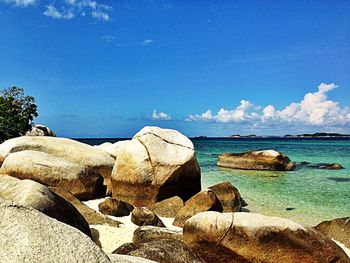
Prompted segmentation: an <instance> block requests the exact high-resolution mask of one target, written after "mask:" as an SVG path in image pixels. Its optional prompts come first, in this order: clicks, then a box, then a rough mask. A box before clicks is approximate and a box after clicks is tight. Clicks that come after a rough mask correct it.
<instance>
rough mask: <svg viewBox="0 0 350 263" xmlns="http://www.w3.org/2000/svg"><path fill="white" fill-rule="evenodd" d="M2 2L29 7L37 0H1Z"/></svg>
mask: <svg viewBox="0 0 350 263" xmlns="http://www.w3.org/2000/svg"><path fill="white" fill-rule="evenodd" d="M0 2H4V3H6V4H12V5H14V6H18V7H28V6H31V5H34V4H36V2H37V0H0Z"/></svg>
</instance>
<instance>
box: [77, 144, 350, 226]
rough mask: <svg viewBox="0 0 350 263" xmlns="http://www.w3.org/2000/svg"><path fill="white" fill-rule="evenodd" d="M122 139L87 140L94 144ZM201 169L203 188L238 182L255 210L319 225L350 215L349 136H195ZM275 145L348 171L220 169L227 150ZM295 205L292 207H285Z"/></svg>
mask: <svg viewBox="0 0 350 263" xmlns="http://www.w3.org/2000/svg"><path fill="white" fill-rule="evenodd" d="M117 140H118V139H114V140H111V139H93V140H90V139H86V140H81V141H83V142H85V143H89V144H101V143H102V142H104V141H110V142H115V141H117ZM193 142H194V145H195V148H196V153H197V158H198V161H199V164H200V167H201V172H202V187H203V188H205V187H208V186H210V185H214V184H216V183H219V182H222V181H224V180H228V181H230V182H231V183H232V184H233V185H235V186H236V187H237V188H238V189H239V191H240V193H241V195H242V196H243V198H244V199H245V200H246V202H247V203H248V204H249V206H248V207H246V208H247V209H248V210H250V211H252V212H259V213H262V214H265V215H274V216H282V217H287V218H290V219H293V220H295V221H299V222H303V223H305V224H309V225H315V224H317V223H319V222H320V221H324V220H329V219H333V218H338V217H345V216H350V140H307V139H304V140H283V139H271V140H270V139H263V140H262V139H260V140H258V139H249V140H244V139H204V140H193ZM258 149H259V150H261V149H274V150H277V151H280V152H283V153H284V154H286V155H288V156H289V157H290V159H291V160H292V161H295V162H305V161H306V162H310V163H315V164H316V163H340V164H341V165H342V166H344V167H345V168H346V169H343V170H321V169H315V168H308V167H304V166H300V167H297V169H296V170H295V171H291V172H268V171H245V170H233V169H225V168H219V167H217V166H216V160H217V157H218V155H219V154H221V153H224V152H244V151H250V150H258ZM287 207H288V208H291V207H292V208H294V210H290V211H287V210H286V208H287Z"/></svg>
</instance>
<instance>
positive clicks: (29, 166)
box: [1, 150, 103, 200]
mask: <svg viewBox="0 0 350 263" xmlns="http://www.w3.org/2000/svg"><path fill="white" fill-rule="evenodd" d="M1 171H2V172H4V173H6V174H9V175H10V176H13V177H16V178H19V179H31V180H33V181H36V182H39V183H41V184H44V185H48V186H54V187H60V188H63V189H66V190H68V191H69V192H71V193H72V194H73V195H74V196H76V197H77V198H79V199H85V200H86V199H91V198H94V197H96V196H98V194H99V193H100V192H101V191H102V183H103V178H102V176H101V175H100V174H99V173H98V172H96V171H94V170H92V169H90V168H88V167H86V166H82V165H78V164H75V163H71V162H69V161H66V160H64V159H61V158H57V157H55V156H52V155H50V154H47V153H43V152H37V151H27V150H26V151H21V152H15V153H11V154H9V155H8V156H7V157H6V159H5V161H4V162H3V164H2V167H1Z"/></svg>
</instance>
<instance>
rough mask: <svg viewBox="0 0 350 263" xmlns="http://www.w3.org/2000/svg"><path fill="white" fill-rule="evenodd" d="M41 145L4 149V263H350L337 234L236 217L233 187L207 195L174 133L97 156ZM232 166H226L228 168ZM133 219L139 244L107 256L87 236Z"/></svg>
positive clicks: (63, 143)
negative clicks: (169, 221)
mask: <svg viewBox="0 0 350 263" xmlns="http://www.w3.org/2000/svg"><path fill="white" fill-rule="evenodd" d="M33 129H34V128H33ZM36 129H39V130H43V129H41V128H40V127H36ZM37 133H39V132H37ZM49 133H50V132H48V131H47V134H49ZM47 134H44V135H47ZM51 134H53V132H51ZM28 135H29V134H28ZM31 135H35V132H33V133H32V134H31ZM39 135H40V136H23V137H18V138H14V139H11V140H8V141H5V142H4V143H2V144H1V145H0V215H1V217H0V218H1V223H0V233H1V239H0V255H1V260H2V262H154V261H156V262H296V261H297V262H349V261H350V260H349V258H348V257H347V256H346V254H345V253H344V252H343V250H342V249H341V248H340V247H339V246H338V245H337V244H336V243H334V242H333V241H332V240H331V238H330V237H329V236H327V235H330V236H331V235H332V233H334V231H328V232H327V231H326V230H323V232H324V234H323V233H321V232H320V231H318V230H315V229H312V228H310V227H306V226H303V225H300V224H298V223H295V222H292V221H290V220H287V219H282V218H276V217H266V216H263V215H260V214H253V213H244V212H240V211H241V208H242V207H243V206H245V205H246V203H245V202H244V200H243V199H242V197H241V195H240V193H239V191H238V189H237V188H236V187H234V186H233V185H232V184H231V183H229V182H223V183H220V184H217V185H214V186H211V187H209V188H208V189H201V174H200V168H199V165H198V162H197V159H196V156H195V150H194V146H193V144H192V142H191V141H190V140H189V139H188V138H187V137H185V136H184V135H182V134H181V133H179V132H177V131H175V130H169V129H161V128H158V127H145V128H143V129H142V130H141V131H139V132H138V133H137V134H136V135H135V136H134V137H133V138H132V139H131V140H128V141H123V142H118V143H115V144H110V143H106V144H102V145H100V146H96V147H93V146H90V145H86V144H83V143H80V142H77V141H74V140H70V139H65V138H57V137H54V136H52V135H51V136H41V135H42V134H39ZM231 156H232V155H231ZM272 157H273V158H272ZM230 158H231V157H230V156H229V155H228V156H222V158H220V164H223V165H222V166H225V165H226V166H225V167H229V166H228V165H227V163H229V162H231V160H229V159H230ZM239 158H240V162H242V163H244V165H245V168H244V169H249V167H250V166H249V165H250V163H251V161H250V160H251V159H252V158H255V160H259V161H258V164H255V165H253V166H251V167H258V168H259V169H260V168H264V169H267V168H266V166H264V164H263V162H264V160H265V161H266V160H268V162H269V164H271V166H272V167H274V169H276V170H280V169H281V167H282V166H283V167H284V169H293V167H294V164H293V163H292V162H291V161H290V160H289V159H288V157H286V156H284V155H281V154H280V153H278V154H276V152H272V151H268V152H267V153H266V152H252V153H250V154H248V155H243V156H240V157H239ZM272 159H274V160H272ZM231 167H232V168H236V167H237V166H236V164H233V165H231ZM98 197H104V198H105V200H104V202H102V203H100V204H99V206H98V209H99V211H100V212H101V213H99V212H96V211H94V210H92V209H91V208H89V207H88V206H86V205H85V204H84V203H82V200H90V199H95V198H98ZM130 213H131V221H132V222H133V223H134V224H136V225H138V226H140V227H139V228H138V229H137V230H136V231H135V232H134V236H133V242H132V243H127V244H124V245H122V246H121V247H119V248H117V249H116V250H115V252H114V253H113V254H108V253H105V252H104V251H102V250H101V248H100V247H99V246H98V244H97V243H94V242H93V240H92V236H93V235H92V232H91V229H92V228H91V229H90V227H91V226H92V225H108V226H111V227H118V226H119V225H120V224H121V223H120V222H118V221H116V220H114V219H113V217H109V216H114V217H121V216H127V215H129V214H130ZM160 217H174V218H175V220H174V223H173V224H174V225H175V226H179V227H181V228H179V229H183V230H171V229H167V228H166V227H165V225H164V223H163V222H162V220H161V218H160ZM325 228H326V227H318V229H325ZM342 238H343V236H342ZM345 238H346V237H345ZM342 242H344V241H343V239H342ZM152 260H154V261H152Z"/></svg>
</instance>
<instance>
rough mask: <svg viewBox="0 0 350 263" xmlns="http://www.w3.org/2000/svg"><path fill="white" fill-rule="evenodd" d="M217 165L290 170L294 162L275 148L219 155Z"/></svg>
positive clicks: (248, 168) (293, 166)
mask: <svg viewBox="0 0 350 263" xmlns="http://www.w3.org/2000/svg"><path fill="white" fill-rule="evenodd" d="M217 165H218V166H220V167H225V168H232V169H243V170H271V171H291V170H294V168H295V164H294V163H293V162H292V161H291V160H290V159H289V158H288V157H287V156H286V155H284V154H282V153H280V152H277V151H275V150H264V151H252V152H246V153H224V154H221V155H219V158H218V162H217Z"/></svg>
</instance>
